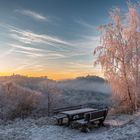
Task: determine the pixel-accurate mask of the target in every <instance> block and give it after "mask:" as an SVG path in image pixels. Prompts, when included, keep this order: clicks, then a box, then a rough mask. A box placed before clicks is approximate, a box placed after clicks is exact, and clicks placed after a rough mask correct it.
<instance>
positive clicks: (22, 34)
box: [9, 28, 71, 46]
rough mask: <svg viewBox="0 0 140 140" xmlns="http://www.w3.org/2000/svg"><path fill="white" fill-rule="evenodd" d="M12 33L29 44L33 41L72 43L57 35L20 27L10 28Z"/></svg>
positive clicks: (51, 43) (50, 43)
mask: <svg viewBox="0 0 140 140" xmlns="http://www.w3.org/2000/svg"><path fill="white" fill-rule="evenodd" d="M9 31H10V35H11V37H13V38H14V39H16V40H18V41H20V42H22V43H27V44H32V43H46V44H49V45H54V46H55V45H58V44H59V45H60V44H61V45H71V44H69V43H68V42H67V41H64V40H62V39H60V38H58V37H55V36H49V35H47V34H37V33H34V32H32V31H30V30H22V29H18V28H10V29H9Z"/></svg>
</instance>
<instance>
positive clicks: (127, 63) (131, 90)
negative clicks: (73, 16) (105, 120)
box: [94, 3, 140, 111]
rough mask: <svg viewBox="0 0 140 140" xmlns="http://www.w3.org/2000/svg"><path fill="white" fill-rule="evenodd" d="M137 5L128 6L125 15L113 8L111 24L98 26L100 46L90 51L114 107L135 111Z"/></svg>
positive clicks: (139, 61) (139, 57) (139, 50)
mask: <svg viewBox="0 0 140 140" xmlns="http://www.w3.org/2000/svg"><path fill="white" fill-rule="evenodd" d="M139 8H140V7H139V5H137V6H136V5H133V4H131V3H128V12H127V13H124V14H122V13H121V11H120V9H118V8H116V9H113V10H112V11H111V12H110V17H111V19H112V23H109V24H107V25H103V26H100V28H99V29H100V30H101V46H98V47H97V48H96V49H95V50H94V54H95V55H98V57H97V60H96V61H95V65H96V64H101V66H102V68H103V70H104V74H105V77H106V78H107V79H108V81H109V83H110V84H111V86H112V90H113V98H114V99H115V101H117V105H125V106H126V107H127V109H130V110H131V111H134V110H136V109H137V105H138V96H139V95H140V93H139V92H140V90H139V86H140V83H139V81H140V76H139V73H140V11H139Z"/></svg>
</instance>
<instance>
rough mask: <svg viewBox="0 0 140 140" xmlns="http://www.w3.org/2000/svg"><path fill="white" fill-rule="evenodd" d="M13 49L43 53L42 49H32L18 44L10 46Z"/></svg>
mask: <svg viewBox="0 0 140 140" xmlns="http://www.w3.org/2000/svg"><path fill="white" fill-rule="evenodd" d="M10 46H12V47H13V48H18V49H22V50H26V51H43V50H42V49H37V48H32V47H25V46H22V45H17V44H10Z"/></svg>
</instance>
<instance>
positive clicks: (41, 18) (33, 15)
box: [15, 10, 48, 21]
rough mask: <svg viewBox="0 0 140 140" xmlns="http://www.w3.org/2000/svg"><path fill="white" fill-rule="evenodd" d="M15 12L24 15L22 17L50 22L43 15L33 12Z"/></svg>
mask: <svg viewBox="0 0 140 140" xmlns="http://www.w3.org/2000/svg"><path fill="white" fill-rule="evenodd" d="M15 11H16V12H18V13H20V14H22V15H25V16H28V17H31V18H33V19H36V20H41V21H47V20H48V19H47V17H45V16H43V15H42V14H40V13H37V12H34V11H31V10H15Z"/></svg>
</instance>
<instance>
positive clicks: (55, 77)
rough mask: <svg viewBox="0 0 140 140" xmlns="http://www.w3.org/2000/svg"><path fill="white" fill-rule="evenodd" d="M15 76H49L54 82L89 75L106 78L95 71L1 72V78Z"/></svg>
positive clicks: (101, 73)
mask: <svg viewBox="0 0 140 140" xmlns="http://www.w3.org/2000/svg"><path fill="white" fill-rule="evenodd" d="M13 74H15V75H16V74H19V75H23V76H28V77H41V76H47V77H48V78H49V79H53V80H65V79H74V78H76V77H80V76H87V75H96V76H100V77H103V78H104V74H103V72H98V71H93V72H89V73H88V72H57V73H56V72H54V73H52V72H18V73H14V72H13V73H12V72H0V76H11V75H13Z"/></svg>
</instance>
